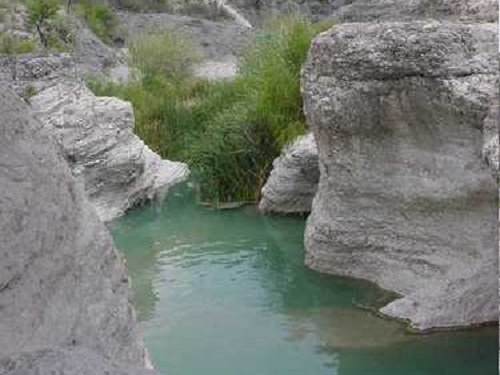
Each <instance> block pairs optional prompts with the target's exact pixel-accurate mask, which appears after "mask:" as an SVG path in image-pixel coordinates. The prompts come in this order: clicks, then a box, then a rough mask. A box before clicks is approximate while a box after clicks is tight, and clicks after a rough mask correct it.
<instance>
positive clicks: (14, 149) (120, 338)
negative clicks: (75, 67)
mask: <svg viewBox="0 0 500 375" xmlns="http://www.w3.org/2000/svg"><path fill="white" fill-rule="evenodd" d="M0 112H1V113H2V121H1V122H0V158H1V160H2V162H1V163H0V238H1V239H2V240H1V241H0V373H2V374H9V375H11V374H12V375H14V374H16V375H17V374H23V375H26V374H28V375H29V374H33V375H35V374H49V373H50V374H51V373H56V372H57V373H58V374H66V375H69V374H76V373H78V374H90V373H92V374H102V375H104V374H105V373H108V374H109V373H117V374H118V373H120V374H122V373H124V374H128V373H130V374H132V373H137V374H139V373H144V374H146V372H145V370H142V368H144V367H145V366H146V365H147V363H148V360H147V352H146V350H145V347H144V344H143V340H142V338H141V335H140V332H139V329H138V326H137V324H136V321H135V312H134V310H133V308H132V306H131V304H130V293H129V285H128V276H127V270H126V266H125V264H124V262H123V261H122V260H121V258H120V257H119V255H118V253H117V251H116V250H115V248H114V246H113V241H112V239H111V237H110V235H109V233H108V231H107V230H106V228H105V226H104V225H103V224H102V223H101V221H100V220H99V218H98V217H97V215H96V214H95V211H94V209H93V207H92V205H90V204H89V203H88V202H87V200H86V198H85V195H84V193H83V191H82V190H81V188H80V186H79V185H78V184H77V183H76V182H75V180H74V178H73V176H72V173H71V170H70V168H69V167H68V166H67V164H66V161H65V160H64V158H63V157H62V155H61V153H60V152H59V151H58V146H57V145H56V144H55V142H54V141H53V139H52V137H51V136H50V135H49V134H47V129H44V128H43V127H42V125H41V124H40V123H38V122H37V121H35V120H34V119H33V117H32V116H31V115H30V112H31V111H30V108H29V107H28V106H27V105H26V104H25V103H23V102H22V100H21V99H20V98H19V97H17V96H16V95H15V94H13V93H12V92H11V91H10V90H8V89H5V88H4V89H3V90H1V92H0ZM120 366H124V370H123V371H122V372H120V371H119V370H120ZM130 366H138V367H139V368H140V370H138V371H137V372H131V370H128V368H129V367H130ZM78 369H81V371H80V372H79V371H78ZM84 369H85V370H84ZM89 369H91V370H89ZM111 369H112V371H111V372H110V371H107V370H111ZM106 371H107V372H106ZM113 371H114V372H113ZM127 371H128V372H127Z"/></svg>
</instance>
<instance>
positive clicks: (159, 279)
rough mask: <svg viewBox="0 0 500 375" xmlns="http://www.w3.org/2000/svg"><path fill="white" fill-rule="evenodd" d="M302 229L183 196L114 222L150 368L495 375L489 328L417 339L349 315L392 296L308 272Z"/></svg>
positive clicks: (276, 374)
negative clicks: (305, 262)
mask: <svg viewBox="0 0 500 375" xmlns="http://www.w3.org/2000/svg"><path fill="white" fill-rule="evenodd" d="M304 225H305V222H304V219H303V218H291V217H267V216H262V215H259V214H258V212H257V211H256V210H255V208H253V207H249V206H247V207H244V208H241V209H237V210H229V211H217V210H214V209H210V208H206V207H200V206H197V205H196V204H195V203H194V198H193V194H192V192H191V191H190V189H188V188H186V187H185V186H184V187H177V188H175V189H173V190H172V191H171V193H170V194H169V197H168V198H167V200H166V202H165V203H164V204H162V205H156V206H154V205H152V206H146V207H142V208H139V209H136V210H133V211H132V212H130V214H129V215H127V216H126V217H124V218H121V219H119V220H117V221H115V222H114V223H112V224H111V226H110V227H111V230H112V233H113V236H114V238H115V242H116V244H117V246H118V248H119V249H121V250H122V251H123V253H124V254H125V257H126V259H127V262H128V266H129V270H130V275H131V279H132V285H133V291H134V302H135V305H136V308H137V310H138V315H139V319H140V321H141V324H142V326H143V329H144V333H145V339H146V342H147V344H148V347H149V349H150V351H151V354H152V357H153V361H154V362H155V365H156V367H157V368H158V369H159V370H160V371H163V372H164V373H168V374H170V375H190V374H193V375H195V374H200V373H204V374H209V375H211V374H214V375H226V374H227V375H233V374H238V375H247V374H248V375H266V374H269V375H281V374H287V375H293V374H297V375H299V374H300V375H304V374H306V375H316V374H338V375H364V374H367V375H368V374H370V375H382V374H383V375H434V374H435V375H447V374H450V375H472V374H474V375H475V374H481V375H490V374H491V375H493V374H496V371H497V353H498V351H497V349H498V346H497V345H498V344H497V342H498V340H497V332H496V328H485V329H481V330H471V331H467V332H460V333H440V334H434V335H426V336H416V335H411V334H409V333H407V332H406V331H405V330H404V329H403V327H402V326H401V325H400V324H399V323H396V322H394V321H388V320H384V319H381V318H378V317H375V316H374V315H373V314H371V313H370V312H367V311H365V310H361V309H359V308H356V307H355V306H356V305H363V306H370V307H373V308H375V307H379V306H381V305H383V304H385V303H387V302H388V301H389V300H390V299H391V298H394V295H392V294H389V293H387V292H385V291H382V290H380V289H378V288H376V287H374V286H373V285H372V284H370V283H366V282H363V281H359V280H351V279H347V278H340V277H334V276H330V275H322V274H319V273H316V272H314V271H312V270H309V269H307V268H306V267H304V265H303V257H304V253H303V232H304ZM437 353H439V355H437Z"/></svg>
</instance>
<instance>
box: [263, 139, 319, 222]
mask: <svg viewBox="0 0 500 375" xmlns="http://www.w3.org/2000/svg"><path fill="white" fill-rule="evenodd" d="M318 180H319V167H318V149H317V147H316V142H315V140H314V136H313V134H312V133H310V134H308V135H305V136H302V137H299V138H298V139H297V140H296V141H295V142H294V143H293V144H292V145H290V146H289V147H287V148H286V149H285V150H283V152H282V154H281V156H280V157H279V158H277V159H276V160H275V161H274V162H273V170H272V171H271V174H270V176H269V178H268V180H267V182H266V185H265V186H264V188H263V189H262V198H261V200H260V203H259V209H260V210H261V211H262V212H267V213H270V212H274V213H284V214H294V213H306V212H310V211H311V205H312V200H313V198H314V195H315V194H316V190H317V189H318Z"/></svg>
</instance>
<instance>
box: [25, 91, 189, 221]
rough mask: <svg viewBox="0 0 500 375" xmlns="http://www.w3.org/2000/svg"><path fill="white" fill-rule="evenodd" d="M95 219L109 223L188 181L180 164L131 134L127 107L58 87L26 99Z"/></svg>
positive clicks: (131, 113)
mask: <svg viewBox="0 0 500 375" xmlns="http://www.w3.org/2000/svg"><path fill="white" fill-rule="evenodd" d="M30 103H31V105H32V107H33V109H34V111H35V114H36V116H37V117H38V118H39V119H40V121H41V122H42V124H43V125H44V127H45V129H46V131H48V132H49V133H50V134H51V135H52V136H53V137H55V139H56V140H57V141H58V143H59V144H60V145H61V147H62V150H63V153H64V156H65V158H66V160H68V163H69V165H70V167H71V168H72V170H73V174H74V175H75V176H76V178H77V179H78V180H80V181H81V182H82V183H83V184H84V186H85V191H86V193H87V196H88V197H89V200H90V201H91V202H92V203H93V205H94V206H95V208H96V211H97V213H98V215H99V217H100V218H101V219H102V220H103V221H109V220H111V219H113V218H115V217H117V216H119V215H122V214H123V213H124V212H125V211H126V210H127V209H129V208H131V207H132V206H134V205H137V204H140V203H141V202H143V201H146V200H150V199H153V198H155V197H156V196H160V197H161V196H162V195H163V194H164V193H166V191H167V190H168V188H169V187H170V186H172V185H173V184H175V183H178V182H181V181H183V180H184V179H186V178H187V176H188V174H189V171H188V168H187V166H186V165H185V164H184V163H177V162H171V161H168V160H162V159H161V158H160V156H158V155H157V154H156V153H154V152H153V151H151V150H150V149H149V148H148V147H147V146H146V145H145V144H144V143H143V142H142V141H141V140H140V139H139V137H137V136H136V135H135V134H134V133H133V127H134V114H133V110H132V106H131V104H130V103H128V102H125V101H123V100H120V99H117V98H110V97H96V96H95V95H93V94H92V93H91V92H90V91H89V90H88V89H87V88H85V86H84V85H82V84H78V83H76V84H58V85H56V86H53V87H50V88H48V89H46V90H43V91H42V92H40V93H39V94H37V95H36V96H34V97H33V98H31V99H30Z"/></svg>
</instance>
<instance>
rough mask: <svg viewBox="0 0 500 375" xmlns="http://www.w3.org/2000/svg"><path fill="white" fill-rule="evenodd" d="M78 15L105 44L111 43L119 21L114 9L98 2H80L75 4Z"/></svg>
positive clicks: (89, 0)
mask: <svg viewBox="0 0 500 375" xmlns="http://www.w3.org/2000/svg"><path fill="white" fill-rule="evenodd" d="M75 10H76V13H77V14H79V15H80V16H81V17H82V18H83V19H84V20H85V22H86V23H87V25H88V27H89V28H90V29H91V30H92V31H93V32H94V34H96V35H97V36H98V37H99V38H100V39H101V40H102V41H103V42H105V43H111V41H112V36H113V33H114V31H115V28H116V27H117V25H118V19H117V17H116V14H115V13H114V11H113V9H112V8H111V7H110V6H109V5H107V4H103V3H100V2H98V1H96V0H79V1H78V2H77V3H76V4H75Z"/></svg>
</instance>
